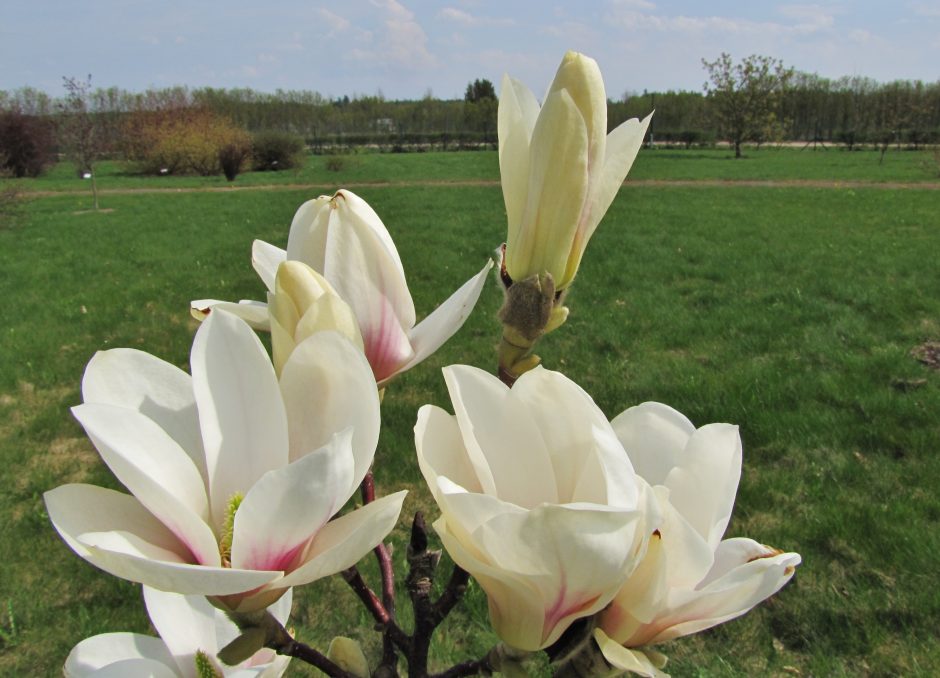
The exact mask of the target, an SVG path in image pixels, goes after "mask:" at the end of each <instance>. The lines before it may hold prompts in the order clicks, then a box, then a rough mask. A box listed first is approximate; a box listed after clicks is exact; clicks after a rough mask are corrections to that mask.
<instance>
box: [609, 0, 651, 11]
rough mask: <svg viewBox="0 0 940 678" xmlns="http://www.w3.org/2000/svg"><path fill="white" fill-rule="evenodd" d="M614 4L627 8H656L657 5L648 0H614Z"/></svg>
mask: <svg viewBox="0 0 940 678" xmlns="http://www.w3.org/2000/svg"><path fill="white" fill-rule="evenodd" d="M611 4H612V5H614V6H615V7H625V8H627V9H633V10H641V11H642V10H654V9H656V5H655V4H653V3H652V2H648V1H647V0H612V2H611Z"/></svg>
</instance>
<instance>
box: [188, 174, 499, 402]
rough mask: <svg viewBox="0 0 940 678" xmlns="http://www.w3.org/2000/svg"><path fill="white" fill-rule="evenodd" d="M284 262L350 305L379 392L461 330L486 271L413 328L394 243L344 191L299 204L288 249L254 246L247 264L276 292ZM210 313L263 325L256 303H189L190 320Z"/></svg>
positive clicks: (411, 308)
mask: <svg viewBox="0 0 940 678" xmlns="http://www.w3.org/2000/svg"><path fill="white" fill-rule="evenodd" d="M285 260H295V261H301V262H303V263H305V264H308V265H309V266H310V267H311V268H313V269H314V270H315V271H318V272H319V273H321V274H322V275H323V277H324V278H325V279H326V280H327V281H328V282H329V283H330V285H332V287H333V289H334V290H335V291H336V293H337V294H339V296H340V297H342V299H343V300H344V301H345V302H346V303H347V304H349V306H350V308H351V309H352V311H353V313H354V314H355V316H356V319H357V321H358V324H359V330H360V332H361V333H362V340H363V343H364V349H365V354H366V358H367V359H368V360H369V364H370V365H371V366H372V371H373V372H374V374H375V380H376V382H378V385H379V387H382V386H384V385H385V383H386V382H388V380H389V379H391V378H392V377H394V376H395V375H396V374H400V373H401V372H404V371H405V370H408V369H410V368H412V367H414V366H415V365H417V364H418V363H419V362H421V361H422V360H424V359H425V358H427V357H428V356H429V355H431V354H432V353H433V352H434V351H436V350H437V349H438V348H440V346H441V345H442V344H443V343H444V342H445V341H447V340H448V339H449V338H450V337H451V336H453V334H454V333H455V332H456V331H457V330H459V329H460V327H461V325H463V323H464V321H465V320H466V319H467V316H469V315H470V311H472V310H473V306H474V304H476V301H477V298H478V297H479V296H480V291H481V290H482V289H483V284H484V282H486V272H487V271H488V270H489V269H490V267H491V266H492V262H487V264H486V266H484V267H483V270H481V271H480V272H479V273H478V274H477V275H475V276H474V277H473V278H471V279H470V280H468V281H467V282H466V283H464V285H463V286H462V287H460V289H458V290H457V291H456V292H454V293H453V294H452V295H451V296H450V298H449V299H447V301H445V302H444V303H443V304H441V305H440V306H439V307H438V308H437V309H436V310H435V311H434V312H433V313H431V314H430V315H429V316H428V317H426V318H425V319H424V320H422V321H421V322H420V323H418V324H415V322H416V316H415V307H414V302H413V301H412V300H411V293H410V292H409V291H408V284H407V283H406V282H405V271H404V268H403V267H402V264H401V259H400V258H399V256H398V250H397V249H396V248H395V243H394V242H392V238H391V236H390V235H389V233H388V230H387V229H386V228H385V224H383V223H382V220H381V219H379V216H378V215H377V214H376V213H375V211H374V210H373V209H372V208H371V207H370V206H369V204H368V203H366V201H365V200H363V199H362V198H360V197H359V196H357V195H356V194H355V193H353V192H351V191H346V190H341V191H337V192H336V194H335V195H333V196H327V195H321V196H320V197H319V198H316V199H315V200H310V201H308V202H305V203H304V204H303V205H301V206H300V208H299V209H298V210H297V213H296V214H295V215H294V220H293V222H292V223H291V227H290V235H289V237H288V240H287V250H286V251H285V250H282V249H280V248H279V247H275V246H274V245H269V244H268V243H266V242H263V241H261V240H256V241H255V243H254V246H253V247H252V263H253V264H254V267H255V270H256V271H257V272H258V275H259V276H261V279H262V280H263V281H264V284H265V285H266V286H267V288H268V290H269V291H271V292H274V291H275V277H276V272H277V270H278V266H280V264H281V262H283V261H285ZM215 307H218V308H224V309H226V310H229V311H232V312H234V313H237V314H239V315H241V316H242V317H244V318H245V319H246V320H248V321H249V322H251V323H252V325H253V326H254V327H257V328H261V329H267V327H268V323H267V318H266V316H265V312H264V305H263V304H259V303H258V302H251V301H243V302H240V303H237V304H235V303H227V302H220V301H215V300H212V299H203V300H199V301H194V302H192V309H193V314H194V315H196V317H204V316H205V314H206V313H207V312H208V310H209V309H210V308H215Z"/></svg>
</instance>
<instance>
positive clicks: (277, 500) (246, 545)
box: [232, 429, 355, 572]
mask: <svg viewBox="0 0 940 678" xmlns="http://www.w3.org/2000/svg"><path fill="white" fill-rule="evenodd" d="M352 435H353V433H352V429H346V430H345V431H343V432H342V433H337V434H336V435H335V436H333V438H332V439H331V440H330V441H329V442H328V443H327V445H326V446H325V447H322V448H320V449H319V450H316V451H315V452H311V453H310V454H308V455H306V456H304V457H302V458H301V459H298V460H297V461H295V462H293V463H292V464H290V465H288V466H285V467H283V468H280V469H277V470H275V471H269V472H268V473H266V474H265V475H264V476H263V477H262V478H261V479H260V480H259V481H258V482H257V483H255V485H254V487H252V488H251V490H250V491H249V492H248V494H247V495H245V499H244V500H243V501H242V503H241V505H240V506H239V507H238V511H237V512H236V513H235V531H234V537H233V539H232V565H233V567H239V568H242V569H246V570H282V571H285V572H288V571H291V570H293V569H294V568H295V567H296V565H297V563H298V562H299V561H300V560H301V558H302V556H303V552H304V549H305V548H306V546H307V544H308V543H309V542H310V540H311V538H313V536H314V535H316V534H317V532H318V531H320V528H322V527H323V525H324V524H325V523H326V522H327V521H328V520H329V519H330V517H331V516H332V515H333V514H334V513H336V511H338V510H339V509H340V508H342V506H343V504H344V503H345V502H346V499H347V498H348V492H347V488H349V487H351V486H354V483H353V482H352V478H353V473H354V472H355V459H354V457H353V453H352Z"/></svg>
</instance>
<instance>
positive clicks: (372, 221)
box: [323, 191, 415, 381]
mask: <svg viewBox="0 0 940 678" xmlns="http://www.w3.org/2000/svg"><path fill="white" fill-rule="evenodd" d="M334 203H335V207H334V208H332V209H331V216H330V234H329V238H328V239H327V243H326V257H325V262H324V268H323V275H324V277H325V278H326V279H327V280H329V281H330V283H332V285H333V287H335V288H336V291H337V293H339V295H340V296H341V297H342V298H343V300H344V301H345V302H346V303H347V304H349V306H350V307H351V308H352V310H353V312H354V313H355V315H356V319H357V320H358V321H359V329H360V331H361V332H362V340H363V344H364V346H365V353H366V357H367V358H368V359H369V363H370V364H371V365H372V370H373V372H374V373H375V378H376V381H381V380H383V379H386V378H388V377H390V376H391V375H392V374H394V373H395V372H396V371H398V369H399V368H400V367H401V366H402V365H404V364H405V363H407V362H408V361H409V360H411V358H412V356H413V355H414V350H413V349H412V347H411V341H410V340H409V338H408V335H407V331H408V330H410V329H411V328H412V327H413V326H414V324H415V310H414V303H413V302H412V300H411V294H410V292H409V291H408V285H407V284H406V283H405V275H404V271H403V269H402V266H401V260H400V259H399V257H398V252H397V251H396V250H395V246H394V244H393V243H392V241H391V237H390V236H389V235H388V231H387V230H386V229H385V226H384V225H383V224H382V222H381V220H380V219H379V217H378V215H376V214H375V212H374V211H373V210H372V208H371V207H369V205H368V204H367V203H366V202H365V201H364V200H362V198H359V197H358V196H356V195H355V194H353V193H351V192H349V191H339V192H337V194H336V197H335V198H334Z"/></svg>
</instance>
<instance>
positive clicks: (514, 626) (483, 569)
mask: <svg viewBox="0 0 940 678" xmlns="http://www.w3.org/2000/svg"><path fill="white" fill-rule="evenodd" d="M449 526H450V524H449V523H448V522H447V520H446V519H445V518H440V519H439V520H437V521H436V522H435V523H434V530H435V531H436V532H437V534H438V536H440V538H441V542H442V543H443V545H444V548H445V549H446V550H447V553H448V555H450V557H451V559H453V561H454V562H455V563H457V564H458V565H459V566H460V567H462V568H463V569H464V570H466V571H467V572H470V573H471V574H472V575H473V578H474V580H476V581H477V583H479V584H480V587H481V588H482V589H483V590H484V591H486V594H487V602H488V604H489V611H490V620H491V621H492V624H493V628H494V629H495V630H496V632H497V633H498V634H499V636H500V638H502V639H503V640H504V641H505V642H506V643H508V644H509V645H511V646H512V647H516V648H519V649H522V650H531V651H534V650H537V649H539V648H540V647H541V646H542V623H543V620H544V617H545V604H544V601H543V599H542V595H541V593H540V592H539V591H538V590H537V589H536V588H534V587H533V586H531V584H530V583H529V582H528V581H527V579H526V578H525V577H521V576H518V575H516V574H514V573H513V572H509V571H506V570H502V569H500V568H498V567H493V566H492V565H491V564H490V563H488V562H487V561H486V560H485V558H481V557H480V556H479V554H478V553H474V552H473V551H472V550H471V549H468V548H466V546H467V543H466V542H465V541H464V540H463V539H462V538H460V537H457V536H455V535H454V534H453V533H452V532H451V531H450V529H449Z"/></svg>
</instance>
